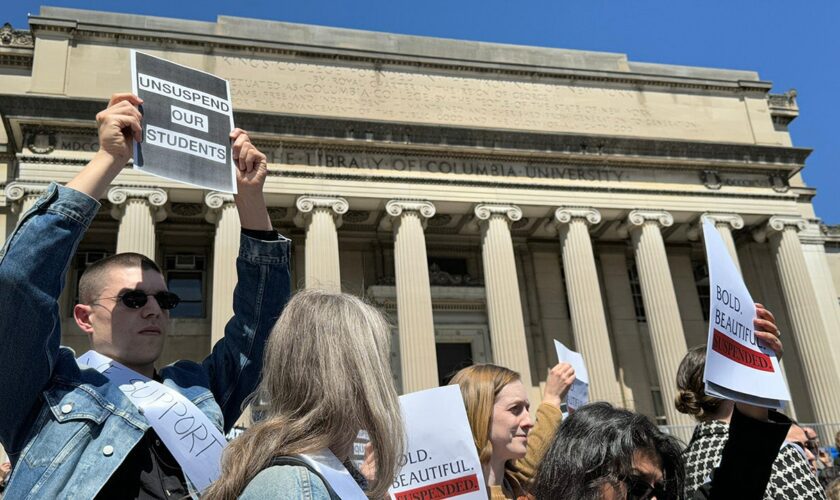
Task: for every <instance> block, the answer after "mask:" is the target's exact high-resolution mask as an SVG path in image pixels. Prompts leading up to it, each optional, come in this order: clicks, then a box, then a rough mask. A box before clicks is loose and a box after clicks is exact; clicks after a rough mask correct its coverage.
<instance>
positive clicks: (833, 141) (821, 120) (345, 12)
mask: <svg viewBox="0 0 840 500" xmlns="http://www.w3.org/2000/svg"><path fill="white" fill-rule="evenodd" d="M4 4H5V5H4V6H3V7H2V8H0V22H6V21H8V22H11V23H12V25H13V26H15V27H26V26H27V21H26V16H27V13H29V12H32V13H37V12H38V10H39V6H40V5H41V3H40V2H35V1H30V0H7V1H6V2H4ZM46 4H47V5H54V6H63V7H76V8H86V9H96V10H108V11H114V12H128V13H136V14H148V15H156V16H164V17H176V18H183V19H197V20H206V21H214V20H215V19H216V16H217V15H220V14H224V15H232V16H240V17H255V18H261V19H273V20H278V21H288V22H297V23H307V24H318V25H324V26H337V27H345V28H355V29H363V30H374V31H387V32H392V33H405V34H412V35H424V36H434V37H445V38H457V39H464V40H479V41H487V42H498V43H511V44H520V45H537V46H545V47H559V48H568V49H581V50H595V51H607V52H621V53H625V54H627V55H628V57H629V58H630V59H631V60H633V61H643V62H657V63H667V64H680V65H689V66H710V67H718V68H731V69H748V70H754V71H758V73H759V75H760V76H761V78H762V79H763V80H769V81H772V82H773V83H774V87H773V92H775V93H782V92H784V91H786V90H788V89H790V88H796V89H797V91H798V92H799V98H798V101H799V107H800V116H799V118H797V119H796V121H794V122H793V123H792V124H791V134H792V136H793V142H794V144H795V145H797V146H800V147H808V148H813V149H814V152H813V153H812V155H811V157H810V158H809V160H808V163H807V166H806V168H805V171H804V174H803V175H804V176H805V180H806V182H807V183H808V184H809V185H811V186H814V187H816V188H817V189H818V193H817V197H816V199H815V205H816V207H817V215H818V216H820V217H822V218H823V220H824V221H825V222H826V223H828V224H840V201H838V200H837V199H838V195H840V172H838V171H837V165H838V163H840V140H838V134H837V132H836V121H837V120H838V118H840V113H838V111H840V95H839V94H840V92H838V76H840V70H838V64H840V28H838V21H840V2H837V1H829V0H814V1H811V2H800V3H796V2H781V1H778V0H768V1H757V0H740V1H722V0H705V1H703V2H698V1H691V2H689V1H686V0H683V1H680V0H676V1H675V0H668V1H665V0H656V1H653V0H650V1H648V0H634V1H628V0H613V1H607V0H579V1H575V2H572V1H568V0H547V1H542V0H541V1H527V0H524V1H519V2H513V1H509V0H507V1H501V0H482V1H476V0H448V1H442V0H425V1H422V2H420V1H415V2H405V1H400V0H354V1H349V0H347V1H338V0H333V1H327V0H300V1H298V2H287V1H281V0H275V1H251V2H248V1H242V2H228V3H224V2H218V1H215V0H202V1H196V0H179V1H167V2H164V1H160V0H146V1H142V2H135V3H132V2H113V1H112V2H105V1H87V2H85V1H81V0H75V1H74V0H51V1H49V2H47V3H46ZM0 92H2V89H0Z"/></svg>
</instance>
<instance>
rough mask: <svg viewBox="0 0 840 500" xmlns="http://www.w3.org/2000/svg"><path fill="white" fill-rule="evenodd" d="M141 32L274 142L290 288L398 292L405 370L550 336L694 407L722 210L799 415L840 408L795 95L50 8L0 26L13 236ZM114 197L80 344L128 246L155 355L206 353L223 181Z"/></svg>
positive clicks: (132, 175) (437, 46)
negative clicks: (176, 299) (173, 297)
mask: <svg viewBox="0 0 840 500" xmlns="http://www.w3.org/2000/svg"><path fill="white" fill-rule="evenodd" d="M132 48H134V49H138V50H141V51H144V52H148V53H150V54H154V55H157V56H160V57H164V58H167V59H170V60H172V61H174V62H178V63H182V64H186V65H189V66H192V67H195V68H198V69H201V70H204V71H208V72H212V73H214V74H216V75H218V76H221V77H224V78H226V79H228V80H230V84H231V91H232V98H233V102H234V106H235V108H236V115H235V119H236V123H237V126H240V127H242V128H245V129H247V130H249V131H250V132H251V135H252V137H253V139H254V141H255V143H256V144H257V145H258V146H259V147H260V148H261V149H262V150H263V151H265V152H266V153H267V154H268V156H269V162H270V168H271V176H270V177H269V179H268V181H267V185H266V190H267V200H268V202H269V204H270V206H271V208H270V212H271V217H272V220H273V221H274V224H275V225H276V227H277V228H278V229H279V230H280V231H281V232H282V233H283V234H285V235H287V236H289V237H290V238H292V239H293V240H294V244H295V254H294V256H295V259H294V274H293V277H294V280H295V285H296V286H297V287H303V286H323V287H328V288H331V289H335V290H339V289H340V290H343V291H346V292H350V293H354V294H358V295H362V296H365V297H367V298H368V299H370V300H371V301H373V302H375V303H377V304H379V305H380V306H382V307H383V308H384V309H385V310H386V311H387V312H388V313H389V314H390V315H391V317H392V319H393V322H394V345H393V355H392V356H393V370H394V376H395V379H396V380H397V382H398V385H399V387H400V388H401V390H402V391H404V392H410V391H415V390H419V389H423V388H427V387H432V386H436V385H437V384H439V383H440V382H442V381H445V380H446V377H447V375H448V374H450V373H451V372H452V371H453V370H455V369H457V368H458V367H460V366H463V365H464V364H465V363H470V362H483V361H486V362H496V363H499V364H503V365H506V366H509V367H511V368H513V369H516V370H518V371H519V372H521V374H522V377H523V380H524V382H525V383H526V386H529V387H531V388H532V395H533V398H534V399H538V394H539V386H540V384H541V383H543V382H544V380H545V376H546V370H547V368H548V367H549V366H551V365H553V364H554V363H555V362H556V357H555V353H554V348H553V344H552V342H553V340H554V339H558V340H560V341H562V342H563V343H565V344H566V345H568V346H570V347H572V348H574V349H576V350H578V351H581V352H582V353H583V355H584V357H585V358H586V360H587V362H588V366H589V371H590V376H591V378H592V379H593V380H592V388H591V391H592V394H593V396H594V397H596V398H598V399H605V400H609V401H612V402H614V403H616V404H619V405H622V406H625V407H628V408H633V409H636V410H638V411H641V412H643V413H645V414H648V415H650V416H652V417H655V418H657V420H658V421H659V422H660V423H663V424H664V423H667V424H671V425H675V424H676V425H678V424H686V423H689V421H688V420H687V419H686V418H685V417H684V416H682V415H680V414H678V413H676V412H675V410H674V409H673V404H672V403H671V401H672V399H673V395H674V393H675V383H674V375H675V373H676V369H677V366H678V364H679V362H680V359H681V358H682V356H683V354H684V353H685V351H686V348H687V346H692V345H696V344H700V343H703V342H704V341H705V338H706V328H707V316H708V295H709V290H708V276H707V275H708V273H707V270H706V265H705V257H704V251H703V248H702V244H701V241H700V239H699V226H698V221H699V220H700V218H701V216H703V215H704V214H706V215H708V216H710V217H712V218H713V219H714V221H715V222H716V225H717V228H718V230H719V231H720V233H721V235H722V236H723V237H724V239H725V241H726V242H727V244H728V245H729V249H730V251H731V253H732V255H733V256H734V257H735V258H736V261H737V262H739V265H740V267H741V269H742V271H743V274H744V276H745V278H746V281H747V283H748V285H749V286H750V288H751V290H752V292H753V295H754V296H755V298H756V300H757V301H760V302H763V303H764V304H765V305H766V306H767V307H769V308H770V309H771V310H772V311H773V312H774V313H775V314H776V317H777V318H778V321H779V324H780V326H781V329H782V331H783V332H784V339H785V341H786V355H785V358H784V361H783V365H784V370H785V373H786V376H787V380H788V383H789V385H790V388H791V392H792V394H793V405H792V406H793V410H794V411H795V413H796V415H797V417H798V418H799V419H800V420H802V421H821V422H840V398H837V397H836V394H837V390H838V387H840V345H838V331H840V308H839V307H838V294H837V290H838V289H840V232H838V231H837V228H826V227H824V226H822V225H821V224H820V220H819V218H818V217H817V215H816V214H815V213H814V210H813V206H812V204H811V200H812V198H813V197H814V195H815V189H814V188H812V187H809V186H807V185H805V183H804V182H803V180H802V177H801V175H800V173H801V170H802V169H803V168H804V167H805V165H806V158H807V157H808V154H809V153H810V150H808V149H803V148H799V147H795V146H793V145H792V143H791V138H790V135H789V134H788V129H787V127H788V124H789V123H790V122H791V121H792V120H794V119H795V118H796V116H797V115H798V113H799V110H798V107H797V104H796V95H795V93H794V92H788V93H786V94H773V93H771V92H770V90H771V84H770V83H769V82H766V81H762V80H761V79H760V78H759V77H758V75H757V74H756V73H754V72H751V71H731V70H720V69H707V68H694V67H682V66H670V65H659V64H648V63H639V62H634V61H630V60H628V58H627V57H626V56H625V55H623V54H614V53H596V52H582V51H571V50H557V49H546V48H536V47H519V46H508V45H496V44H487V43H474V42H462V41H452V40H442V39H434V38H423V37H413V36H402V35H391V34H384V33H372V32H363V31H354V30H346V29H334V28H323V27H314V26H304V25H295V24H286V23H279V22H269V21H261V20H250V19H247V20H246V19H240V18H231V17H219V18H218V20H217V21H216V22H215V23H208V22H196V21H183V20H176V19H164V18H154V17H143V16H132V15H122V14H112V13H107V12H95V11H81V10H71V9H62V8H46V7H45V8H42V9H41V12H40V13H39V14H38V15H33V16H31V17H30V20H29V26H28V29H15V28H13V27H11V26H8V25H6V26H5V27H3V29H2V30H0V117H2V125H3V126H2V127H0V174H2V179H3V180H2V181H0V182H4V186H3V189H2V190H0V235H8V234H9V233H10V232H11V231H12V229H13V228H14V226H15V223H16V221H17V220H18V218H19V216H20V214H21V213H23V212H25V211H26V210H27V208H28V207H29V206H31V204H32V203H33V202H34V200H35V199H36V198H37V196H38V195H39V194H40V193H41V192H42V191H43V189H44V187H45V186H46V185H47V183H49V182H50V181H58V182H62V183H63V182H66V181H68V180H69V179H70V178H72V176H73V175H74V174H75V173H76V172H78V171H79V169H80V168H81V167H82V166H83V165H84V164H85V162H86V161H87V160H88V159H89V158H90V157H91V155H92V154H93V153H94V152H95V151H96V149H97V139H96V129H95V124H94V121H93V117H94V115H95V114H96V112H97V111H99V110H100V109H101V108H102V107H103V106H104V104H105V102H106V98H107V97H108V96H109V95H110V94H111V93H113V92H118V91H126V90H127V89H130V88H131V86H130V68H129V59H128V57H129V49H132ZM101 201H102V203H103V209H102V210H101V212H100V214H99V216H98V217H97V219H96V221H95V223H94V224H93V226H92V228H91V230H90V231H89V233H88V234H87V236H86V237H85V239H84V241H83V242H82V244H81V246H80V248H79V252H78V254H77V255H76V257H75V259H74V261H73V264H72V266H71V268H70V270H69V271H68V275H67V283H68V286H67V289H66V290H65V293H64V296H63V297H62V299H61V310H62V318H63V319H62V321H63V323H64V332H65V336H64V339H63V341H64V343H65V344H67V345H70V346H72V347H74V348H76V349H77V350H84V349H86V348H87V339H86V337H85V336H84V335H83V334H82V333H81V332H80V331H79V330H78V329H77V328H76V326H75V324H74V322H73V319H72V316H71V311H72V305H73V303H74V300H75V298H76V283H77V281H78V278H79V275H80V273H81V271H82V270H83V269H84V268H85V266H86V265H87V264H89V263H91V262H93V261H94V260H96V259H98V258H101V257H102V256H103V255H108V254H111V253H114V252H120V251H126V250H132V251H138V252H142V253H145V254H147V255H149V256H151V257H153V258H155V259H156V260H157V262H158V263H159V264H160V265H161V266H162V267H163V268H164V270H165V273H166V278H167V281H168V283H169V285H170V287H171V288H172V289H173V290H175V291H176V292H178V293H179V294H181V296H182V297H183V299H184V302H183V304H182V306H179V308H178V309H177V310H176V312H175V313H174V314H173V323H174V326H173V328H172V333H171V334H170V336H169V338H168V341H167V344H166V349H165V353H164V360H163V361H165V362H168V361H171V360H174V359H178V358H192V359H200V358H202V357H203V356H204V355H206V354H207V353H208V352H209V349H210V346H211V344H212V343H213V342H214V341H215V340H216V339H218V338H219V336H220V335H221V334H222V331H223V326H224V323H225V321H226V320H227V318H228V317H229V315H230V314H231V310H230V296H231V293H232V289H233V286H234V281H233V279H234V268H233V262H234V257H235V255H236V253H237V241H238V240H237V234H238V232H239V226H238V219H237V217H236V213H235V208H234V206H233V204H232V198H231V197H230V196H229V195H225V194H221V193H214V192H207V191H203V190H201V189H197V188H193V187H190V186H187V185H183V184H177V183H173V182H169V181H166V180H162V179H158V178H154V177H150V176H147V175H144V174H141V173H139V172H135V171H133V170H131V169H129V168H127V169H125V170H124V171H123V172H122V173H121V174H120V175H119V176H118V178H117V179H116V181H115V183H114V186H113V187H112V188H111V190H110V191H109V192H108V195H107V198H106V199H103V200H101Z"/></svg>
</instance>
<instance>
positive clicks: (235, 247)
mask: <svg viewBox="0 0 840 500" xmlns="http://www.w3.org/2000/svg"><path fill="white" fill-rule="evenodd" d="M204 204H205V205H207V207H208V210H207V213H206V214H205V216H204V218H205V219H206V220H207V222H209V223H210V224H213V225H215V226H216V236H215V239H214V240H213V286H212V290H213V292H212V297H211V302H210V305H211V307H212V308H213V312H212V313H211V317H210V347H211V349H212V347H213V346H214V345H215V344H216V342H218V341H219V340H220V339H222V338H223V337H224V336H225V325H226V324H227V322H228V320H230V318H232V317H233V289H234V288H236V258H237V257H238V256H239V234H240V232H241V226H240V225H239V214H238V213H237V211H236V204H235V203H234V202H233V195H231V194H227V193H219V192H216V191H211V192H209V193H207V195H206V196H204Z"/></svg>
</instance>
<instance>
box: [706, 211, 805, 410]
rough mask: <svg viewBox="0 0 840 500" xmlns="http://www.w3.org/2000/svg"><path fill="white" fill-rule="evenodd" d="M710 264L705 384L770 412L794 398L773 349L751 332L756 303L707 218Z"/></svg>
mask: <svg viewBox="0 0 840 500" xmlns="http://www.w3.org/2000/svg"><path fill="white" fill-rule="evenodd" d="M703 237H704V240H705V242H706V256H707V261H708V264H709V295H710V301H709V302H710V304H709V339H708V346H707V348H706V370H705V372H704V374H703V380H704V381H705V382H706V393H707V394H710V395H713V396H717V397H723V398H726V399H731V400H733V401H740V402H744V403H749V404H753V405H757V406H763V407H767V408H775V409H781V407H782V406H783V401H789V400H790V392H789V391H788V387H787V384H786V383H785V379H784V377H783V376H782V371H781V368H780V366H779V361H778V360H777V359H776V355H775V353H773V351H772V350H771V349H768V348H767V347H764V346H762V345H760V343H759V342H758V339H757V338H756V337H755V334H754V332H753V319H754V318H755V302H753V299H752V297H751V296H750V293H749V291H748V290H747V286H746V284H745V283H744V279H743V278H742V277H741V273H740V272H739V271H738V268H737V267H736V266H735V263H734V262H733V261H732V257H731V256H730V254H729V251H728V250H727V248H726V245H725V244H724V242H723V239H722V238H721V236H720V233H718V230H717V229H716V228H715V226H714V224H713V223H712V222H710V221H709V220H707V219H704V220H703Z"/></svg>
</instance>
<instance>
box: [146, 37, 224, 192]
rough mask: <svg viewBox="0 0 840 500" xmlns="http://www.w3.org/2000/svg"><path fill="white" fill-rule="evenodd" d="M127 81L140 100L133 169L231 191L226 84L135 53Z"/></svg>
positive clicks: (201, 73) (193, 71) (211, 76)
mask: <svg viewBox="0 0 840 500" xmlns="http://www.w3.org/2000/svg"><path fill="white" fill-rule="evenodd" d="M131 78H132V90H133V92H134V93H135V94H137V95H138V96H139V97H140V98H141V99H143V104H142V105H141V107H140V110H141V112H142V113H143V142H141V143H135V147H134V168H135V169H137V170H141V171H143V172H147V173H149V174H152V175H156V176H159V177H164V178H167V179H172V180H175V181H179V182H184V183H187V184H192V185H195V186H198V187H203V188H207V189H212V190H214V191H222V192H226V193H235V192H236V171H235V168H236V167H235V166H234V163H233V159H232V152H231V144H230V132H231V130H233V106H232V105H231V100H230V87H229V85H228V82H227V81H226V80H224V79H222V78H219V77H216V76H214V75H211V74H209V73H205V72H203V71H198V70H196V69H193V68H189V67H186V66H182V65H180V64H175V63H172V62H169V61H166V60H164V59H160V58H157V57H154V56H150V55H148V54H144V53H142V52H137V51H135V50H132V51H131Z"/></svg>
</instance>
